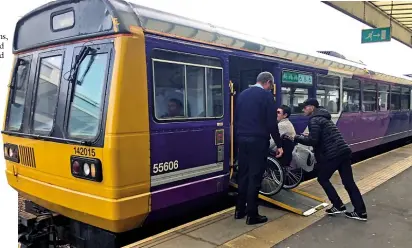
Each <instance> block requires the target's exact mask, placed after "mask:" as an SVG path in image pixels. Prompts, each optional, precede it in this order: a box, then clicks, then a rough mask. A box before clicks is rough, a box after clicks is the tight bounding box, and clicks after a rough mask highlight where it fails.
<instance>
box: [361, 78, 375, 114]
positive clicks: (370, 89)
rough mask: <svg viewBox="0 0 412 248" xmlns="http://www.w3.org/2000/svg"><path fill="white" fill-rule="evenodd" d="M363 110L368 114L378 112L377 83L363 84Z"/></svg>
mask: <svg viewBox="0 0 412 248" xmlns="http://www.w3.org/2000/svg"><path fill="white" fill-rule="evenodd" d="M362 109H363V111H366V112H371V111H376V109H377V106H376V83H368V82H365V83H364V84H363V99H362Z"/></svg>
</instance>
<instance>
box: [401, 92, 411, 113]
mask: <svg viewBox="0 0 412 248" xmlns="http://www.w3.org/2000/svg"><path fill="white" fill-rule="evenodd" d="M410 100H411V91H410V89H409V88H408V87H402V95H401V109H402V110H408V109H409V105H410Z"/></svg>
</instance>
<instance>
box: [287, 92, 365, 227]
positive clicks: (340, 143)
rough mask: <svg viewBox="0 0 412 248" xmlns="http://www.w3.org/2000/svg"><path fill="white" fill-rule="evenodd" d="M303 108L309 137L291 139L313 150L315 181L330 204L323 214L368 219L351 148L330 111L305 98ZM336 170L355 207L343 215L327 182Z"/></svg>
mask: <svg viewBox="0 0 412 248" xmlns="http://www.w3.org/2000/svg"><path fill="white" fill-rule="evenodd" d="M303 106H304V112H305V115H308V116H310V119H309V125H308V127H309V134H308V135H296V136H295V137H294V138H292V140H294V141H295V142H296V143H300V144H303V145H307V146H312V147H313V149H314V152H315V158H316V161H317V165H316V166H317V170H318V182H319V184H320V185H321V186H322V188H323V189H324V190H325V192H326V194H327V195H328V198H329V200H330V201H331V202H332V204H333V206H332V207H331V208H330V209H327V210H326V213H327V214H329V215H335V214H339V213H345V214H346V217H348V218H352V219H357V220H363V221H366V220H367V218H368V216H367V213H366V207H365V203H364V202H363V199H362V195H361V193H360V192H359V188H358V186H356V183H355V181H354V179H353V173H352V167H351V155H352V151H351V149H350V147H349V146H348V144H347V143H346V142H345V140H344V139H343V137H342V135H341V133H340V132H339V130H338V128H337V127H336V125H335V123H333V122H332V120H331V115H330V114H329V112H328V111H327V110H326V109H325V108H323V107H319V103H318V101H317V100H316V99H307V100H306V101H305V102H304V103H303ZM337 170H338V171H339V175H340V177H341V179H342V183H343V185H344V186H345V189H346V191H347V192H348V194H349V197H350V199H351V201H352V205H353V206H354V208H355V209H354V211H353V212H346V207H345V205H343V202H342V200H341V199H340V197H339V195H338V193H337V192H336V190H335V188H334V187H333V185H332V184H331V182H330V181H329V180H330V178H331V177H332V175H333V173H334V172H335V171H337Z"/></svg>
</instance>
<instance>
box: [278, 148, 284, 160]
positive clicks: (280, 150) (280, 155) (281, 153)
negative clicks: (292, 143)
mask: <svg viewBox="0 0 412 248" xmlns="http://www.w3.org/2000/svg"><path fill="white" fill-rule="evenodd" d="M282 155H283V148H278V149H276V157H277V158H280V157H282Z"/></svg>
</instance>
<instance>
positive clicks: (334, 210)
mask: <svg viewBox="0 0 412 248" xmlns="http://www.w3.org/2000/svg"><path fill="white" fill-rule="evenodd" d="M325 212H326V213H327V214H329V215H335V214H341V213H346V207H345V205H342V206H341V207H340V208H337V207H335V206H332V207H331V208H329V209H326V211H325Z"/></svg>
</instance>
